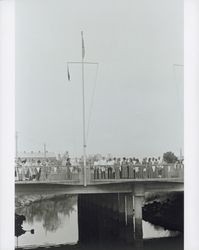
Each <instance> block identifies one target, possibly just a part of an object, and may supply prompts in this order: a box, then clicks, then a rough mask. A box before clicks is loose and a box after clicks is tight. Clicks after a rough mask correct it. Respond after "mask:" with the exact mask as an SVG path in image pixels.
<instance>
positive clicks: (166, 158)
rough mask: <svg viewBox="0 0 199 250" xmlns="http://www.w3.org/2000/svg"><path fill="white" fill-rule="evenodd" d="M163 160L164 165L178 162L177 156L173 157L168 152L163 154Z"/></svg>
mask: <svg viewBox="0 0 199 250" xmlns="http://www.w3.org/2000/svg"><path fill="white" fill-rule="evenodd" d="M163 160H164V161H165V162H166V163H175V162H176V161H177V160H178V158H177V156H175V154H174V153H173V152H171V151H169V152H166V153H164V154H163Z"/></svg>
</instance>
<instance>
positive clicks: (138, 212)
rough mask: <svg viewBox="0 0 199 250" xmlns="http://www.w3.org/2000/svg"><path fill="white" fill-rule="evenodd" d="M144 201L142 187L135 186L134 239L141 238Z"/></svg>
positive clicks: (139, 239) (138, 239) (140, 239)
mask: <svg viewBox="0 0 199 250" xmlns="http://www.w3.org/2000/svg"><path fill="white" fill-rule="evenodd" d="M143 202H144V187H143V186H137V187H136V189H135V192H134V216H135V241H138V242H139V241H141V242H142V239H143V228H142V205H143Z"/></svg>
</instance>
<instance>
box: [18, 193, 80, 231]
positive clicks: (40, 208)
mask: <svg viewBox="0 0 199 250" xmlns="http://www.w3.org/2000/svg"><path fill="white" fill-rule="evenodd" d="M75 205H77V197H76V196H72V197H67V198H62V199H60V198H54V199H51V200H43V201H39V202H35V203H32V204H31V205H30V206H25V207H23V208H19V209H17V210H16V213H19V214H23V215H24V216H25V217H26V222H27V223H28V224H33V223H35V222H40V223H41V222H42V225H43V228H44V229H45V230H46V231H50V232H53V231H54V232H55V231H56V230H57V229H58V228H59V227H60V226H61V225H62V224H63V223H64V221H63V220H62V218H61V217H62V216H64V217H65V216H68V217H70V214H71V213H72V212H73V211H74V210H75V207H74V206H75ZM60 214H62V216H60Z"/></svg>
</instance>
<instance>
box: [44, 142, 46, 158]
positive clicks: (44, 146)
mask: <svg viewBox="0 0 199 250" xmlns="http://www.w3.org/2000/svg"><path fill="white" fill-rule="evenodd" d="M44 158H46V144H45V143H44Z"/></svg>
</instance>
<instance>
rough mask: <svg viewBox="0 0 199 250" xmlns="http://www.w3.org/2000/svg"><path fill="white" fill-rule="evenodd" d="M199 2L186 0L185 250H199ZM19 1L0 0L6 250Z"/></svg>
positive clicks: (8, 243) (7, 245)
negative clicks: (15, 11) (17, 6)
mask: <svg viewBox="0 0 199 250" xmlns="http://www.w3.org/2000/svg"><path fill="white" fill-rule="evenodd" d="M198 10H199V2H198V1H197V0H195V1H194V0H186V1H185V26H184V28H185V89H184V90H185V91H184V92H185V97H184V101H185V109H184V110H185V123H184V126H185V131H184V135H185V137H184V138H185V250H197V249H199V237H198V211H199V202H198V200H197V197H198V176H199V170H198V165H197V164H198V148H199V132H198V131H199V130H198V127H199V108H198V107H199V101H198V93H199V86H198V82H199V73H198V68H199V53H198V51H199V48H198V44H199V23H198V21H199V11H198ZM14 15H15V13H14V1H0V52H1V53H0V56H1V57H0V58H1V61H0V80H1V81H0V84H1V85H0V143H1V144H0V197H1V201H0V249H1V250H10V249H14V171H13V169H14V160H13V159H14V156H15V141H14V135H15V119H14V118H15V106H14V103H15V101H14V99H15V98H14V95H15V70H14V60H15V51H14V45H15V39H14V38H15V37H14Z"/></svg>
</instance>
